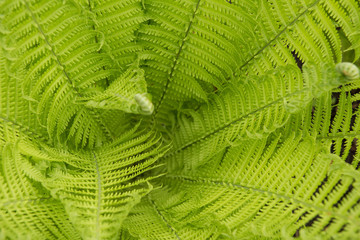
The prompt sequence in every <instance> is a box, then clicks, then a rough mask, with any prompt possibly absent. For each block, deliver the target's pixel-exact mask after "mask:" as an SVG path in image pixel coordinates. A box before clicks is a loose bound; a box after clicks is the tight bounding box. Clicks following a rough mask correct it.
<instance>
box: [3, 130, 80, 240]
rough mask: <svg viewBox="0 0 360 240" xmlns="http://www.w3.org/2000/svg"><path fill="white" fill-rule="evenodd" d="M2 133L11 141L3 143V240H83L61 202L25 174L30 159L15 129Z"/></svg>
mask: <svg viewBox="0 0 360 240" xmlns="http://www.w3.org/2000/svg"><path fill="white" fill-rule="evenodd" d="M1 130H2V131H1V133H2V136H5V137H6V138H7V140H8V141H7V142H4V141H0V150H1V155H0V236H1V237H2V238H3V239H44V240H45V239H54V240H55V239H81V238H80V235H79V234H78V232H77V231H76V230H75V228H74V227H73V225H72V224H71V222H70V220H69V218H68V215H67V214H66V213H65V209H64V206H63V205H62V204H61V202H60V201H58V200H56V199H54V198H52V197H51V195H50V193H49V192H48V191H47V190H46V189H44V188H43V187H42V186H41V185H40V184H39V183H37V182H34V181H32V179H31V178H29V177H28V176H26V175H25V173H24V168H26V167H28V165H27V159H26V158H24V157H23V156H22V155H21V154H20V151H19V148H18V143H17V142H15V141H14V140H15V138H14V137H15V136H16V135H18V134H19V133H18V132H17V131H16V130H14V128H12V127H4V128H1ZM2 140H3V139H2ZM19 183H20V184H19Z"/></svg>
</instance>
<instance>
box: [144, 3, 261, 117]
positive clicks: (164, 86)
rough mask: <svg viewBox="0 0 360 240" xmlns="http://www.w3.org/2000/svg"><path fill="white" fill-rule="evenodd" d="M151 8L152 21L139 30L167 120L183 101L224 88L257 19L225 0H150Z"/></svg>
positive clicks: (148, 74)
mask: <svg viewBox="0 0 360 240" xmlns="http://www.w3.org/2000/svg"><path fill="white" fill-rule="evenodd" d="M249 5H251V4H250V3H249ZM145 9H146V14H147V16H148V17H149V18H150V19H151V21H150V24H148V25H145V24H144V25H143V26H142V27H141V29H140V30H139V39H140V40H139V41H140V43H144V44H145V47H146V51H144V52H143V53H141V55H140V58H141V59H142V60H144V64H143V67H144V69H145V72H146V78H147V80H148V81H149V91H150V93H151V94H152V95H153V97H154V103H155V105H156V108H155V114H158V113H160V115H159V116H158V117H157V118H158V119H159V120H161V119H162V118H165V119H166V118H167V117H166V116H161V114H164V113H167V110H169V109H176V108H177V107H178V106H179V104H180V103H181V102H183V101H185V100H189V99H197V100H206V98H207V93H208V92H212V91H213V87H212V86H215V87H216V88H218V89H221V88H223V84H224V83H226V82H227V81H228V80H229V79H231V78H232V77H233V73H234V71H235V69H236V68H237V67H239V65H238V64H239V59H240V57H241V56H240V55H239V47H238V46H239V45H240V43H241V42H245V41H246V40H245V39H249V38H250V37H248V36H247V35H251V34H252V31H251V29H250V28H251V26H254V25H255V23H254V19H252V18H250V17H249V16H247V13H246V11H244V10H243V9H242V8H241V7H238V6H235V5H231V4H229V3H228V2H226V1H222V0H209V1H203V0H191V1H187V0H176V1H161V0H149V1H145Z"/></svg>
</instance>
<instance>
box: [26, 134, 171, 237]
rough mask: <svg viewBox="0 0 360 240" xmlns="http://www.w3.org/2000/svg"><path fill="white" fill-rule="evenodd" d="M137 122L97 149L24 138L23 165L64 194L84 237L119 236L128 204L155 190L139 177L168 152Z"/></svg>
mask: <svg viewBox="0 0 360 240" xmlns="http://www.w3.org/2000/svg"><path fill="white" fill-rule="evenodd" d="M135 130H136V128H134V129H133V130H131V131H129V132H128V133H126V134H123V136H122V137H121V138H120V139H118V140H116V141H115V142H113V143H111V144H108V145H105V146H103V147H102V148H100V149H98V150H94V151H80V152H76V153H71V152H67V151H61V150H58V149H54V148H51V147H48V146H46V145H34V144H31V143H27V142H20V143H19V145H20V150H21V153H22V154H24V155H26V156H30V157H31V160H30V162H29V165H31V166H32V167H31V168H29V169H25V170H24V171H25V172H26V173H27V174H29V176H31V177H32V178H34V179H36V180H37V181H39V182H41V183H42V184H43V185H44V187H46V188H47V189H49V190H50V191H51V193H52V196H53V197H55V198H56V199H59V200H60V201H61V202H62V203H63V204H64V206H65V209H66V211H67V213H68V215H69V217H70V220H71V221H72V222H73V224H74V226H75V227H76V228H77V230H78V231H79V232H80V233H81V235H82V237H83V238H84V239H93V238H94V237H95V239H115V238H116V237H118V236H119V234H120V228H121V223H122V221H123V219H124V218H125V217H126V216H127V213H128V212H129V210H130V209H131V208H132V206H134V205H135V204H136V203H138V202H139V201H140V199H141V197H142V196H143V195H145V194H147V193H148V192H149V191H151V190H152V186H151V184H150V183H149V181H150V180H151V179H153V178H155V177H157V176H151V177H139V176H140V175H141V174H144V173H145V172H147V171H149V170H151V169H153V168H155V167H156V166H157V165H156V164H154V163H155V162H156V160H157V159H158V158H159V157H161V156H162V155H163V153H164V150H166V148H164V147H163V146H162V145H161V142H160V136H158V135H154V133H153V132H149V133H145V134H141V132H136V131H135Z"/></svg>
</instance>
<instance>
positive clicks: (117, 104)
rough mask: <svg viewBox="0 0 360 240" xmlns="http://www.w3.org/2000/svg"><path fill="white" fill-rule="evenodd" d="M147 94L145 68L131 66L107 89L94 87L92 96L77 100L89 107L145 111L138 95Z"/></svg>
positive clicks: (143, 95)
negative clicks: (102, 89)
mask: <svg viewBox="0 0 360 240" xmlns="http://www.w3.org/2000/svg"><path fill="white" fill-rule="evenodd" d="M147 95H148V94H147V88H146V81H145V79H144V70H142V69H139V68H138V67H134V66H131V67H129V68H128V69H127V70H126V71H125V72H124V73H123V74H122V75H121V76H120V77H119V78H118V79H116V80H115V81H114V82H113V83H111V84H110V85H109V87H108V88H106V90H104V91H101V90H95V89H94V90H93V91H92V94H90V96H88V97H78V98H77V99H76V101H77V102H78V103H79V104H84V105H85V106H86V107H89V108H98V109H111V110H112V109H117V110H121V111H124V112H128V113H143V111H142V105H141V103H140V102H139V100H138V97H139V96H142V97H143V98H148V97H147ZM148 101H149V103H148V104H150V105H151V106H152V103H151V101H150V100H148ZM151 113H152V112H151ZM151 113H149V114H151Z"/></svg>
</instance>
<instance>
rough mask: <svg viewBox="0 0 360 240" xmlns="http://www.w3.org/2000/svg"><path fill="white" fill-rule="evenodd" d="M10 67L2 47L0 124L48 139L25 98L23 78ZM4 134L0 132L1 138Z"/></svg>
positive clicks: (0, 51) (0, 62)
mask: <svg viewBox="0 0 360 240" xmlns="http://www.w3.org/2000/svg"><path fill="white" fill-rule="evenodd" d="M9 67H10V63H9V60H8V59H6V56H5V52H4V51H3V49H2V48H1V47H0V126H1V125H2V124H8V125H12V126H13V127H14V128H17V129H18V130H19V131H21V132H23V133H26V135H29V136H34V137H36V138H37V139H42V140H43V141H46V140H45V139H47V135H48V134H47V131H46V129H45V128H44V127H43V126H42V125H41V124H39V122H38V119H37V115H36V114H35V113H34V112H33V111H32V110H33V109H31V107H30V103H29V102H28V100H26V99H25V98H23V96H22V91H21V80H20V79H18V78H17V77H15V76H14V75H13V74H12V73H11V71H10V69H9ZM0 128H1V127H0ZM2 136H4V135H2V134H0V138H1V137H2Z"/></svg>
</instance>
